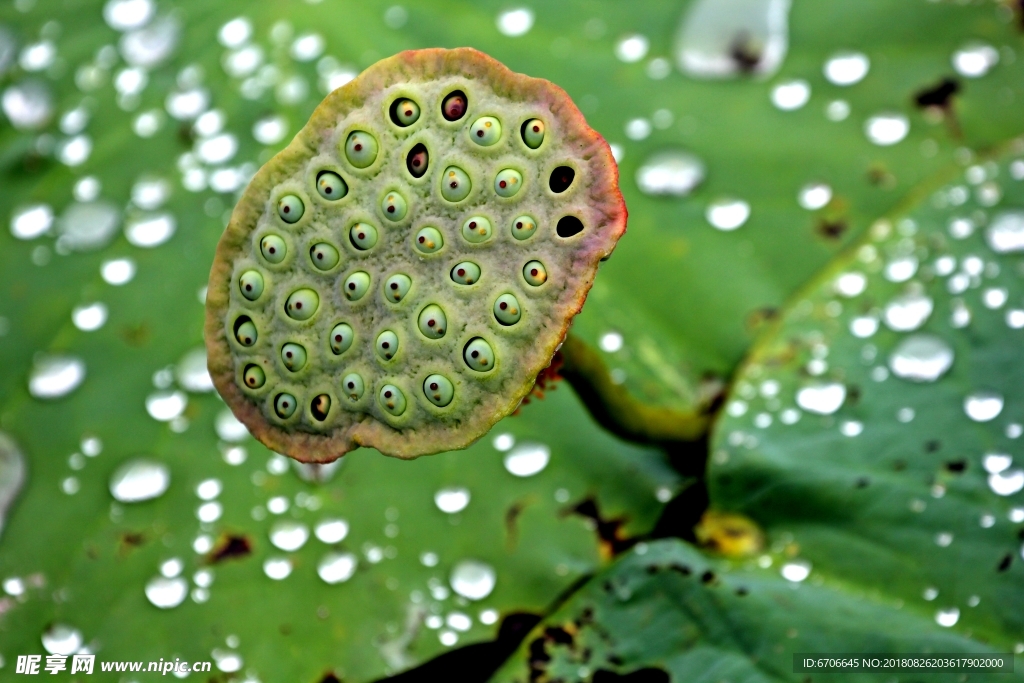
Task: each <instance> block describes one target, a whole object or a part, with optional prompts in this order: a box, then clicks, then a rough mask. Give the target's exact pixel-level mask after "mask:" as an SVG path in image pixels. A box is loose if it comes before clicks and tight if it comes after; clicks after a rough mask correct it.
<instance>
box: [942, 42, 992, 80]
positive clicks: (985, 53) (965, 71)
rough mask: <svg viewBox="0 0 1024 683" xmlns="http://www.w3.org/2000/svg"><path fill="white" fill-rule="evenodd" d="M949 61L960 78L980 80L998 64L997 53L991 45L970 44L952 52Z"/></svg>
mask: <svg viewBox="0 0 1024 683" xmlns="http://www.w3.org/2000/svg"><path fill="white" fill-rule="evenodd" d="M950 61H951V62H952V64H953V68H954V69H956V72H957V73H958V74H960V75H961V76H966V77H967V78H980V77H982V76H984V75H985V74H987V73H988V72H989V69H991V68H992V67H993V66H995V65H996V64H998V63H999V51H998V50H997V49H996V48H994V47H992V46H991V45H987V44H985V43H979V42H972V43H968V44H967V45H965V46H964V47H962V48H960V49H959V50H957V51H956V52H954V53H953V57H952V58H951V60H950Z"/></svg>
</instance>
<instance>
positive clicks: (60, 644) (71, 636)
mask: <svg viewBox="0 0 1024 683" xmlns="http://www.w3.org/2000/svg"><path fill="white" fill-rule="evenodd" d="M41 641H42V644H43V648H44V649H45V650H46V651H47V652H49V653H50V654H56V655H72V654H74V653H76V652H78V651H79V650H80V649H81V648H82V645H83V644H85V639H84V638H83V637H82V632H81V631H79V630H78V629H77V628H74V627H73V626H69V625H67V624H61V623H56V624H53V625H51V626H50V627H49V628H47V629H46V630H45V631H43V634H42V637H41Z"/></svg>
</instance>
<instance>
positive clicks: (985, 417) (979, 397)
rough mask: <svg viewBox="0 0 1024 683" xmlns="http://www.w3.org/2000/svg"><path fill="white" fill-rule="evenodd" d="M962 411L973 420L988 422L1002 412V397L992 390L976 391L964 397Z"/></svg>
mask: <svg viewBox="0 0 1024 683" xmlns="http://www.w3.org/2000/svg"><path fill="white" fill-rule="evenodd" d="M964 412H965V413H966V414H967V417H969V418H971V419H972V420H974V421H975V422H989V421H990V420H994V419H996V418H997V417H998V416H999V413H1001V412H1003V397H1002V395H1001V394H998V393H996V392H994V391H976V392H974V393H972V394H969V395H968V396H967V397H966V398H964Z"/></svg>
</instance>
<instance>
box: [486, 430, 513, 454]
mask: <svg viewBox="0 0 1024 683" xmlns="http://www.w3.org/2000/svg"><path fill="white" fill-rule="evenodd" d="M491 444H492V445H493V446H494V450H496V451H500V452H501V453H504V452H506V451H509V450H512V447H513V446H515V445H516V437H514V436H512V435H511V434H509V433H508V432H504V433H502V434H497V435H495V437H494V440H493V441H492V442H491Z"/></svg>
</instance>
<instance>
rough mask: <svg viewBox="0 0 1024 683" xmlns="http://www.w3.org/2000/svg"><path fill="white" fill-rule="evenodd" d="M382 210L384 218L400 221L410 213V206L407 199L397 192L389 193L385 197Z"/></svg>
mask: <svg viewBox="0 0 1024 683" xmlns="http://www.w3.org/2000/svg"><path fill="white" fill-rule="evenodd" d="M380 208H381V211H383V212H384V217H385V218H387V219H388V220H390V221H396V222H397V221H400V220H402V219H403V218H405V216H406V214H408V213H409V204H408V203H407V202H406V201H405V197H403V196H402V195H400V194H398V193H397V192H388V193H387V194H386V195H384V199H383V201H381V204H380Z"/></svg>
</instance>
